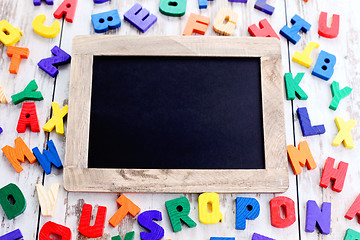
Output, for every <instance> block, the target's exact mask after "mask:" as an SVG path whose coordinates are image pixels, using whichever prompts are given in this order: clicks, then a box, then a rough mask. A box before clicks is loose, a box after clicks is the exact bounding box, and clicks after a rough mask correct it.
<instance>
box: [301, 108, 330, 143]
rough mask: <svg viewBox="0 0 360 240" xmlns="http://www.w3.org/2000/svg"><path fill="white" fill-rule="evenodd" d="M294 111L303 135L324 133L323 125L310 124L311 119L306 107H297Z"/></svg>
mask: <svg viewBox="0 0 360 240" xmlns="http://www.w3.org/2000/svg"><path fill="white" fill-rule="evenodd" d="M296 112H297V115H298V118H299V122H300V126H301V131H302V133H303V136H304V137H308V136H313V135H318V134H324V133H325V126H324V125H316V126H312V125H311V121H310V118H309V114H308V111H307V108H306V107H303V108H298V109H297V111H296Z"/></svg>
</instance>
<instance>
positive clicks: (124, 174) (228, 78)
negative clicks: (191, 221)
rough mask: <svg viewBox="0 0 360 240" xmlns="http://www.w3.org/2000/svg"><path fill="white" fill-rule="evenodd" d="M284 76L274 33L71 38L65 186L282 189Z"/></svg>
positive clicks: (87, 188) (161, 189)
mask: <svg viewBox="0 0 360 240" xmlns="http://www.w3.org/2000/svg"><path fill="white" fill-rule="evenodd" d="M281 75H282V73H281V54H280V47H279V43H278V41H276V40H274V39H268V38H236V37H232V38H225V37H221V38H219V37H129V36H127V37H121V36H91V37H90V36H80V37H77V38H75V40H74V42H73V54H72V70H71V80H70V96H69V116H68V126H67V142H66V155H65V164H64V187H65V188H66V189H67V190H69V191H90V192H91V191H104V192H109V191H110V192H127V191H128V192H204V191H216V192H283V191H285V190H286V189H287V187H288V175H287V159H286V143H285V127H284V103H283V99H284V94H283V79H282V77H281Z"/></svg>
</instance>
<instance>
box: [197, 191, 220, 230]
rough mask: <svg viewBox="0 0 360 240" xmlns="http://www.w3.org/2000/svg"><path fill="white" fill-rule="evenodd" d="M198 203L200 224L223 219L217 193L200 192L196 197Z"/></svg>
mask: <svg viewBox="0 0 360 240" xmlns="http://www.w3.org/2000/svg"><path fill="white" fill-rule="evenodd" d="M198 204H199V221H200V222H201V223H202V224H217V223H218V222H222V221H223V215H222V213H221V212H220V200H219V194H217V193H202V194H200V196H199V198H198ZM210 206H211V207H210Z"/></svg>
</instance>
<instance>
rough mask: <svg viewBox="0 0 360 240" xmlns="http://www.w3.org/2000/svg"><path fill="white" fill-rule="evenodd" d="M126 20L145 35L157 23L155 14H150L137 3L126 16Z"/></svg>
mask: <svg viewBox="0 0 360 240" xmlns="http://www.w3.org/2000/svg"><path fill="white" fill-rule="evenodd" d="M124 19H125V20H126V21H128V22H130V23H131V24H133V25H134V26H135V27H136V28H137V29H139V30H140V31H141V32H143V33H144V32H146V31H147V30H148V29H149V28H150V27H151V26H152V25H153V24H154V23H155V22H156V21H157V17H156V16H155V15H154V14H150V13H149V11H148V10H147V9H146V8H143V7H142V6H141V5H140V4H139V3H135V5H134V6H133V7H132V8H130V9H129V10H128V11H127V12H126V13H125V14H124Z"/></svg>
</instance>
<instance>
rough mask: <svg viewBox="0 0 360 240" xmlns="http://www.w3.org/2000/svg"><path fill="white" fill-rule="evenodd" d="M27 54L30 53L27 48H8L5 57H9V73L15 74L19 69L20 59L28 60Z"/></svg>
mask: <svg viewBox="0 0 360 240" xmlns="http://www.w3.org/2000/svg"><path fill="white" fill-rule="evenodd" d="M29 54H30V51H29V49H28V48H22V47H11V46H9V47H8V49H7V55H8V56H9V57H11V63H10V68H9V72H10V73H13V74H17V73H18V70H19V67H20V62H21V59H22V58H28V56H29Z"/></svg>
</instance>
